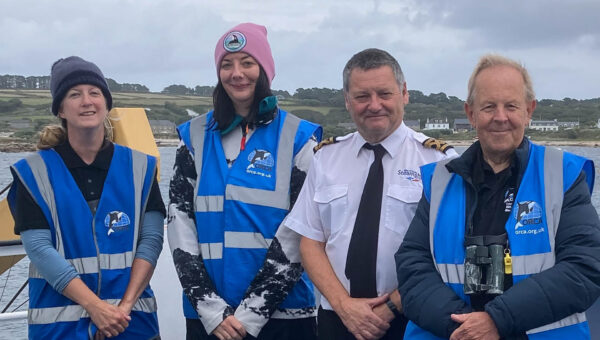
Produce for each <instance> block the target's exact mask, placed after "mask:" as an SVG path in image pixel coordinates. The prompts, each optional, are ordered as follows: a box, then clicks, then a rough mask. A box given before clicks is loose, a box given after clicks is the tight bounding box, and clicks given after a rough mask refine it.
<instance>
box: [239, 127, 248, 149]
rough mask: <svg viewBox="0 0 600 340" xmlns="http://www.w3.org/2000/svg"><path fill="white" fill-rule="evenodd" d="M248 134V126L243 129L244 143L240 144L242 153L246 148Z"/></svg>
mask: <svg viewBox="0 0 600 340" xmlns="http://www.w3.org/2000/svg"><path fill="white" fill-rule="evenodd" d="M247 134H248V124H245V126H243V127H242V141H241V142H240V151H244V149H245V148H246V135H247Z"/></svg>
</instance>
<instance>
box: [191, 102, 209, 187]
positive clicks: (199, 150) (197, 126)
mask: <svg viewBox="0 0 600 340" xmlns="http://www.w3.org/2000/svg"><path fill="white" fill-rule="evenodd" d="M206 116H207V114H206V113H205V114H203V115H201V116H198V117H196V118H194V119H192V120H191V121H190V143H192V149H193V150H192V151H193V155H194V160H195V162H194V163H195V164H196V176H197V178H200V176H202V155H203V153H204V135H205V134H206ZM199 182H200V181H199V180H198V181H196V190H195V191H194V194H196V193H198V185H199Z"/></svg>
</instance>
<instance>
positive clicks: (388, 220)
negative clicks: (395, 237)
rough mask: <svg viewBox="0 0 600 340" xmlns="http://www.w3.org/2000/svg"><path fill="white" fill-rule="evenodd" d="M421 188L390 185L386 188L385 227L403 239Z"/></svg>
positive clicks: (419, 196)
mask: <svg viewBox="0 0 600 340" xmlns="http://www.w3.org/2000/svg"><path fill="white" fill-rule="evenodd" d="M422 192H423V188H422V187H420V186H402V185H398V184H392V185H390V186H389V187H388V189H387V193H386V203H385V227H386V228H388V229H391V230H393V231H395V232H396V233H399V234H400V236H402V237H404V235H405V234H406V231H407V230H408V226H409V225H410V222H411V221H412V219H413V216H414V215H415V211H416V210H417V204H418V203H419V200H420V199H421V194H422Z"/></svg>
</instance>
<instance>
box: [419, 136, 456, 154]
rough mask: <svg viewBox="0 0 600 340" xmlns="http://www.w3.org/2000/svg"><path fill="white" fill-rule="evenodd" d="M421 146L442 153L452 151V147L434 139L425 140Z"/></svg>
mask: <svg viewBox="0 0 600 340" xmlns="http://www.w3.org/2000/svg"><path fill="white" fill-rule="evenodd" d="M421 144H423V146H424V147H426V148H431V149H436V150H438V151H441V152H443V153H446V151H447V150H448V149H454V147H453V146H452V145H450V144H448V143H446V142H444V141H442V140H439V139H435V138H427V139H426V140H424V141H423V143H421Z"/></svg>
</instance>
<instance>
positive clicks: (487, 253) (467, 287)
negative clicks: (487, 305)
mask: <svg viewBox="0 0 600 340" xmlns="http://www.w3.org/2000/svg"><path fill="white" fill-rule="evenodd" d="M506 240H507V235H506V233H505V234H502V235H498V236H496V235H485V236H465V278H464V279H465V280H464V282H465V283H464V285H463V287H464V288H463V290H464V293H465V294H497V295H499V294H502V293H503V292H504V249H505V246H506Z"/></svg>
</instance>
